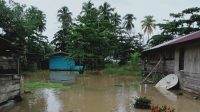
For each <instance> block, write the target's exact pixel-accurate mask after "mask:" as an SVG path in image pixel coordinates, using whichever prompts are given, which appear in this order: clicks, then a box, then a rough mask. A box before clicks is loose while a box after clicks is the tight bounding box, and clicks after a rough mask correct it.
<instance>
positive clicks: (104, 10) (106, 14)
mask: <svg viewBox="0 0 200 112" xmlns="http://www.w3.org/2000/svg"><path fill="white" fill-rule="evenodd" d="M99 10H100V13H101V15H102V16H103V18H104V19H106V20H109V19H110V18H111V15H112V12H113V11H114V8H111V5H110V4H109V3H107V2H105V3H104V4H103V5H101V6H99Z"/></svg>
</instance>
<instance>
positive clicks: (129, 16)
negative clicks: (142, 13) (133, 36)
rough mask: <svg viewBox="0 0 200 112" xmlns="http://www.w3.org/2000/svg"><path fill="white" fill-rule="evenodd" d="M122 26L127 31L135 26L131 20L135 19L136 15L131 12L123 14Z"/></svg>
mask: <svg viewBox="0 0 200 112" xmlns="http://www.w3.org/2000/svg"><path fill="white" fill-rule="evenodd" d="M124 19H125V21H124V27H125V29H126V30H127V31H129V32H130V31H131V30H132V29H133V28H134V27H135V26H134V24H133V20H136V17H135V16H134V15H133V14H126V15H125V16H124Z"/></svg>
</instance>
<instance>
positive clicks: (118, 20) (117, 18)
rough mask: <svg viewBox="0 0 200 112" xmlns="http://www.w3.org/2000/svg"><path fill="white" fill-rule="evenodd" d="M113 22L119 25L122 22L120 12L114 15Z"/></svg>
mask: <svg viewBox="0 0 200 112" xmlns="http://www.w3.org/2000/svg"><path fill="white" fill-rule="evenodd" d="M112 22H113V23H114V25H115V26H119V25H120V24H121V22H122V19H121V16H120V15H119V14H118V13H114V14H113V15H112Z"/></svg>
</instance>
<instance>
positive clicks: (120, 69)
mask: <svg viewBox="0 0 200 112" xmlns="http://www.w3.org/2000/svg"><path fill="white" fill-rule="evenodd" d="M103 72H104V73H105V74H114V75H135V74H134V71H133V68H132V66H130V65H123V66H119V65H117V64H106V65H105V69H104V70H103Z"/></svg>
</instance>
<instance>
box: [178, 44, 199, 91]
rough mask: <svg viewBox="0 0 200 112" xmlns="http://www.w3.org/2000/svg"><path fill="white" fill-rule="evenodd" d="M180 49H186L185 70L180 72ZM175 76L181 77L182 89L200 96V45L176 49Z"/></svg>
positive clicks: (188, 45) (189, 45)
mask: <svg viewBox="0 0 200 112" xmlns="http://www.w3.org/2000/svg"><path fill="white" fill-rule="evenodd" d="M180 48H185V55H184V70H181V71H180V70H179V52H180V50H179V49H180ZM175 74H177V75H178V76H179V81H180V85H181V88H182V89H183V90H186V91H188V92H191V93H195V94H200V45H199V44H198V43H192V44H187V45H184V46H179V47H176V51H175Z"/></svg>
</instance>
